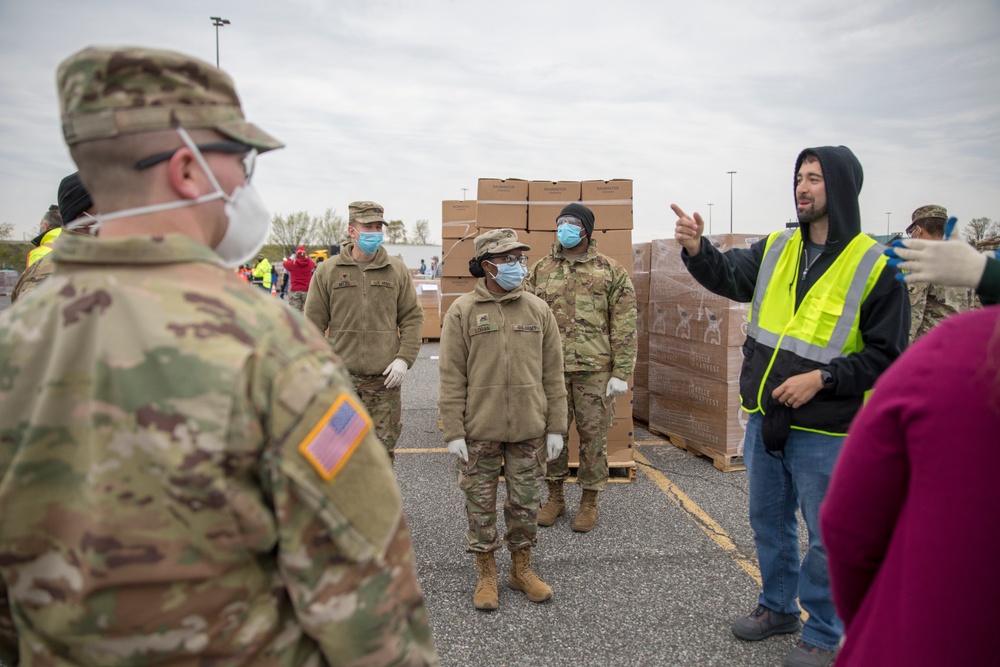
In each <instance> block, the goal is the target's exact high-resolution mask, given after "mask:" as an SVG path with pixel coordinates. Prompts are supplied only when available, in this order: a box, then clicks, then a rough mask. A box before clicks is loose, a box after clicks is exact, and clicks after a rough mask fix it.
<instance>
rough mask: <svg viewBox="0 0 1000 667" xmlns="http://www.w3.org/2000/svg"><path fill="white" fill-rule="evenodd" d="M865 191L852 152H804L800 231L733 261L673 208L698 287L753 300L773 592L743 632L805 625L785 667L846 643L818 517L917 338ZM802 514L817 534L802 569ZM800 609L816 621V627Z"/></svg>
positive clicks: (764, 556)
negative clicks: (886, 379)
mask: <svg viewBox="0 0 1000 667" xmlns="http://www.w3.org/2000/svg"><path fill="white" fill-rule="evenodd" d="M862 180H863V174H862V170H861V164H860V162H858V159H857V158H856V157H855V156H854V153H852V152H851V151H850V149H848V148H847V147H845V146H836V147H834V146H825V147H821V148H809V149H806V150H804V151H802V153H800V154H799V157H798V160H796V163H795V202H796V209H797V212H798V218H799V226H798V228H797V229H794V230H785V231H781V232H774V233H773V234H770V235H769V236H768V237H767V238H766V239H762V240H760V241H758V242H757V243H755V244H754V245H753V246H751V247H750V248H747V249H732V250H729V251H727V252H725V253H722V252H719V251H718V250H717V249H716V248H714V247H713V246H712V244H711V243H709V242H708V240H707V239H704V238H702V231H703V229H704V223H703V221H702V219H701V216H700V215H698V214H697V213H695V214H694V216H693V217H691V216H688V215H687V214H686V213H685V212H684V211H683V210H681V209H680V207H678V206H676V205H674V206H673V207H672V208H673V210H674V212H675V213H676V214H677V215H678V220H677V223H676V227H675V230H674V238H675V239H677V241H678V242H679V243H680V244H681V245H682V246H683V250H682V251H681V255H682V259H683V260H684V264H685V265H686V266H687V268H688V271H689V272H690V273H691V275H692V276H693V277H694V278H695V279H696V280H698V282H700V283H701V284H702V285H703V286H704V287H705V288H707V289H709V290H711V291H712V292H715V293H716V294H719V295H721V296H725V297H728V298H730V299H733V300H735V301H741V302H751V307H750V317H749V329H748V332H747V339H746V342H745V343H744V345H743V355H744V361H743V368H742V371H741V373H740V400H741V402H742V407H743V409H744V410H746V412H747V413H748V414H749V419H748V422H747V432H746V441H745V446H744V452H743V457H744V461H745V462H746V467H747V477H748V481H749V486H750V526H751V528H752V529H753V532H754V542H755V544H756V547H757V559H758V561H759V563H760V571H761V579H762V580H763V586H762V591H761V593H760V595H759V597H758V600H757V608H756V609H755V610H754V611H753V612H752V613H751V614H749V615H748V616H743V617H740V618H737V619H736V620H735V621H733V623H732V630H733V633H734V634H735V635H736V636H737V637H739V638H741V639H744V640H749V641H754V640H759V639H764V638H765V637H769V636H771V635H774V634H780V633H791V632H796V631H797V630H798V629H799V628H800V627H802V636H801V639H800V641H799V642H798V644H797V645H796V646H795V647H794V648H793V649H792V650H791V652H790V653H789V654H788V655H787V656H786V658H785V665H829V664H830V663H831V662H832V661H833V657H834V653H835V651H836V649H837V647H838V645H839V644H840V639H841V635H842V634H843V629H842V624H841V621H840V619H838V618H837V615H836V611H835V609H834V606H833V600H832V598H831V595H830V578H829V574H828V572H827V568H826V552H825V550H824V548H823V543H822V539H821V537H820V532H819V507H820V503H821V502H822V501H823V497H824V496H825V494H826V488H827V484H828V482H829V479H830V474H831V473H832V472H833V466H834V464H835V463H836V461H837V455H838V454H839V452H840V447H841V444H842V443H843V440H844V436H845V435H846V433H847V429H848V427H849V426H850V424H851V420H852V419H853V418H854V415H855V414H856V413H857V411H858V409H859V408H860V407H861V404H862V402H863V401H864V396H865V393H866V392H867V391H868V390H869V389H871V387H872V385H873V384H874V383H875V380H876V378H877V377H878V376H879V374H881V373H882V372H883V371H884V370H885V369H886V368H887V367H888V366H889V364H890V363H891V362H892V361H893V360H894V359H896V358H897V357H898V356H899V355H900V354H901V353H902V352H903V350H904V349H905V347H906V344H907V338H908V334H909V323H910V304H909V299H908V297H907V293H906V290H905V288H904V287H903V285H902V283H900V282H899V281H898V280H896V279H895V273H896V271H895V269H893V268H892V267H890V266H887V264H886V259H885V257H884V256H883V255H882V250H883V248H882V246H880V245H879V244H877V243H876V242H875V241H874V240H873V239H872V238H870V237H869V236H867V235H865V234H864V233H862V231H861V214H860V210H859V207H858V194H859V193H860V191H861V183H862ZM796 506H798V507H799V508H800V509H801V511H802V516H803V518H804V519H805V522H806V527H807V529H808V531H809V549H808V551H807V552H806V555H805V558H804V559H802V562H801V563H800V562H799V541H798V532H797V530H798V528H797V526H798V522H797V520H796V517H795V510H796ZM796 598H798V599H799V601H800V602H801V605H802V608H803V609H804V610H805V611H806V612H808V614H809V618H808V620H807V621H806V623H805V625H804V627H803V626H802V623H801V621H800V619H799V602H797V601H796Z"/></svg>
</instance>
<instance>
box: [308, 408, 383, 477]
mask: <svg viewBox="0 0 1000 667" xmlns="http://www.w3.org/2000/svg"><path fill="white" fill-rule="evenodd" d="M371 426H372V421H371V418H369V417H368V414H367V413H366V412H365V411H364V408H362V407H360V406H359V405H358V404H357V403H356V402H355V401H354V399H352V398H351V397H350V396H348V395H347V394H341V395H340V396H339V397H337V400H336V401H334V402H333V405H331V406H330V409H329V410H327V411H326V413H325V414H324V415H323V416H322V417H321V418H320V420H319V422H317V424H316V426H314V427H313V429H312V431H310V432H309V435H307V436H306V437H305V439H304V440H303V441H302V443H301V444H300V445H299V453H301V454H302V456H304V457H305V459H306V460H307V461H309V463H310V464H312V467H313V468H315V469H316V472H318V473H319V476H320V477H322V478H323V479H325V480H326V481H328V482H329V481H330V480H332V479H333V478H334V477H336V476H337V473H338V472H340V469H341V468H343V467H344V464H345V463H347V460H348V459H350V458H351V454H353V453H354V450H355V449H357V447H358V445H359V444H360V443H361V440H362V439H363V438H364V437H365V434H367V433H368V431H369V430H370V429H371Z"/></svg>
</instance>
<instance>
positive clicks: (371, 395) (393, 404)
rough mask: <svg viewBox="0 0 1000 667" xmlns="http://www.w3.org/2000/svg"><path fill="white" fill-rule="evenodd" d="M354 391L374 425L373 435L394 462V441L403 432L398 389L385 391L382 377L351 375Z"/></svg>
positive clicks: (401, 408) (401, 406)
mask: <svg viewBox="0 0 1000 667" xmlns="http://www.w3.org/2000/svg"><path fill="white" fill-rule="evenodd" d="M351 380H353V382H354V391H355V392H357V394H358V398H360V399H361V402H362V403H364V404H365V408H366V409H367V410H368V414H369V415H370V416H371V418H372V424H374V425H375V435H377V436H378V439H379V440H381V441H382V444H383V445H385V449H386V451H387V452H389V458H390V459H393V460H395V458H396V455H395V449H396V441H397V440H399V434H400V432H401V431H402V430H403V424H402V414H403V400H402V394H401V392H400V387H396V388H395V389H387V388H386V386H385V377H384V376H382V375H351Z"/></svg>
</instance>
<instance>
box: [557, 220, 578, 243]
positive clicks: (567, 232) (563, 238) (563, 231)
mask: <svg viewBox="0 0 1000 667" xmlns="http://www.w3.org/2000/svg"><path fill="white" fill-rule="evenodd" d="M581 231H583V230H581V229H580V228H579V227H577V226H576V225H571V224H569V223H568V222H564V223H562V224H561V225H559V229H558V230H557V231H556V238H558V239H559V245H561V246H562V247H564V248H575V247H576V246H578V245H580V238H581V237H580V232H581Z"/></svg>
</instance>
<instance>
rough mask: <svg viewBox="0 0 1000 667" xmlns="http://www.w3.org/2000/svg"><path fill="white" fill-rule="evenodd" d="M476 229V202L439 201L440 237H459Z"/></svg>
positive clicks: (463, 236) (473, 233)
mask: <svg viewBox="0 0 1000 667" xmlns="http://www.w3.org/2000/svg"><path fill="white" fill-rule="evenodd" d="M475 231H476V202H475V201H474V200H471V201H443V202H441V238H443V239H461V238H465V237H466V236H468V235H470V234H472V235H475Z"/></svg>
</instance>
